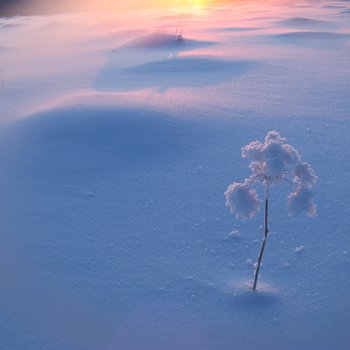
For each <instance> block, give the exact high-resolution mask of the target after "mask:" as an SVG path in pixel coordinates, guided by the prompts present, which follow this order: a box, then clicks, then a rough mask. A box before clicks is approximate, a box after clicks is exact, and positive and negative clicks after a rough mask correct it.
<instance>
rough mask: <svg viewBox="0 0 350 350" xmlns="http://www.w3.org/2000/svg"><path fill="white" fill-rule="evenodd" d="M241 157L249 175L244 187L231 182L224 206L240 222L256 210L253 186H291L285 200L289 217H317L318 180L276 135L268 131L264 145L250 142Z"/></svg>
mask: <svg viewBox="0 0 350 350" xmlns="http://www.w3.org/2000/svg"><path fill="white" fill-rule="evenodd" d="M242 157H243V158H250V159H251V163H250V165H249V167H250V169H251V171H252V175H251V176H250V177H248V178H247V179H245V180H244V182H243V183H237V182H234V183H233V184H232V185H230V186H229V187H228V189H227V191H226V192H225V197H226V205H227V206H228V207H229V208H230V210H231V211H232V212H234V213H235V214H236V216H237V217H239V218H251V217H252V216H254V215H255V214H256V212H257V211H258V210H259V203H260V201H259V199H258V195H257V193H256V191H255V190H254V189H253V188H252V186H253V185H254V184H255V183H259V182H260V183H262V184H264V185H268V186H272V185H275V184H277V183H280V182H282V181H286V182H288V183H289V184H291V185H292V186H293V191H292V192H291V193H290V194H289V196H288V208H289V214H290V215H294V214H298V213H301V212H306V213H307V214H308V215H310V216H315V215H316V206H315V204H314V202H313V193H312V187H313V185H314V183H315V182H316V181H317V176H316V175H315V172H314V170H313V169H312V168H311V166H310V164H308V163H306V162H304V161H303V160H302V158H301V156H300V154H299V152H298V151H297V150H296V149H294V148H293V147H292V146H291V145H289V144H287V143H286V139H285V138H284V137H281V135H280V133H279V132H278V131H270V132H268V133H267V135H266V137H265V141H264V142H263V143H262V142H260V141H253V142H251V143H249V144H248V145H246V146H245V147H243V148H242Z"/></svg>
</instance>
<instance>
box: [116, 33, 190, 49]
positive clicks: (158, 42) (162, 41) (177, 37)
mask: <svg viewBox="0 0 350 350" xmlns="http://www.w3.org/2000/svg"><path fill="white" fill-rule="evenodd" d="M183 42H184V41H183V38H182V34H177V33H175V34H172V33H166V32H162V31H157V32H150V33H146V34H143V35H141V36H138V37H136V38H134V39H131V40H129V41H127V42H125V43H124V44H123V45H122V47H124V48H134V49H136V48H138V49H147V48H149V49H151V48H153V49H154V48H166V47H173V46H178V45H181V44H183Z"/></svg>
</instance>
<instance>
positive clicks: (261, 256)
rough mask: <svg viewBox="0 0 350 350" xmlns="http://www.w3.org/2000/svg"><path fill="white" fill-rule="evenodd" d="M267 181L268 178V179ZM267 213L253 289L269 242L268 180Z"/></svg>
mask: <svg viewBox="0 0 350 350" xmlns="http://www.w3.org/2000/svg"><path fill="white" fill-rule="evenodd" d="M266 181H267V180H266ZM265 186H266V187H265V190H266V191H265V215H264V237H263V241H262V244H261V248H260V253H259V256H258V261H257V263H256V269H255V276H254V284H253V290H256V285H257V283H258V278H259V271H260V265H261V261H262V258H263V255H264V251H265V246H266V242H267V237H268V235H269V226H268V218H269V184H268V183H267V182H266V184H265Z"/></svg>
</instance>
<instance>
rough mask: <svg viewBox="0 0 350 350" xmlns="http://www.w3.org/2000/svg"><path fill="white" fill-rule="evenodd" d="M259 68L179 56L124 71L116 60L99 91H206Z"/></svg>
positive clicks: (98, 83) (108, 66) (109, 65)
mask: <svg viewBox="0 0 350 350" xmlns="http://www.w3.org/2000/svg"><path fill="white" fill-rule="evenodd" d="M257 66H259V62H257V61H250V60H246V61H244V60H241V61H239V60H227V59H224V58H221V57H211V56H188V57H186V56H185V57H182V56H175V57H170V58H166V59H164V60H159V61H153V62H148V63H144V64H139V65H135V66H131V67H128V68H125V69H123V70H121V69H120V68H119V67H118V65H117V64H115V62H114V61H113V60H111V61H110V62H109V63H107V64H106V66H105V67H104V68H103V69H102V70H101V72H100V74H99V76H98V77H97V80H96V87H97V89H98V90H113V91H132V90H139V89H144V88H149V87H155V88H157V90H158V91H165V90H167V89H168V88H170V87H198V86H200V87H204V86H210V85H215V84H219V83H222V82H225V81H228V80H230V79H233V78H236V77H240V76H242V75H245V74H247V73H248V72H249V71H250V70H252V69H254V68H255V67H257Z"/></svg>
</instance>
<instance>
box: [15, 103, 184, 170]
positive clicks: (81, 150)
mask: <svg viewBox="0 0 350 350" xmlns="http://www.w3.org/2000/svg"><path fill="white" fill-rule="evenodd" d="M183 124H186V127H184V125H183ZM17 129H18V130H17V133H18V134H17V137H16V138H15V140H17V141H16V142H17V143H18V144H19V148H20V149H21V150H22V151H21V152H24V154H27V156H28V157H29V154H28V153H30V154H35V155H36V157H38V159H41V158H42V159H45V158H46V159H47V158H48V160H46V161H45V162H43V163H42V165H41V166H40V167H39V168H42V169H41V170H42V171H43V172H49V173H52V169H55V168H56V170H57V169H61V167H62V164H63V163H62V159H64V160H65V167H66V168H67V167H68V168H71V169H76V171H78V172H81V171H83V173H84V172H85V171H86V174H88V173H89V171H90V170H91V171H94V172H99V171H100V170H101V169H104V172H110V171H111V172H118V173H119V172H123V171H126V170H133V169H148V168H154V167H156V168H158V167H161V166H162V164H164V163H168V162H170V161H175V160H176V159H177V158H178V157H181V155H183V153H184V152H185V147H188V133H190V130H191V122H189V121H186V122H185V121H184V120H177V119H176V118H173V117H170V116H169V115H167V114H165V113H161V112H158V111H155V110H147V109H146V108H130V107H129V108H123V107H101V106H83V105H80V106H74V107H71V106H68V107H67V106H61V107H59V108H53V109H49V110H47V111H44V112H40V113H37V114H34V115H32V116H30V117H29V118H27V119H25V120H23V121H21V122H20V125H19V127H18V128H17ZM185 130H186V131H185ZM26 145H27V146H28V149H27V146H26ZM24 158H26V156H24ZM79 169H80V170H79ZM82 169H84V170H82ZM62 170H63V169H62ZM54 172H55V171H53V173H54ZM58 172H59V171H58ZM90 174H91V172H90Z"/></svg>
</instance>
